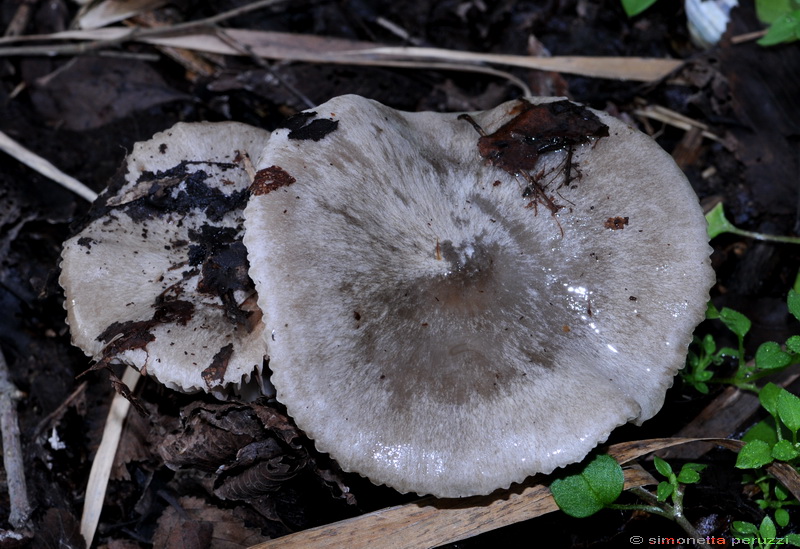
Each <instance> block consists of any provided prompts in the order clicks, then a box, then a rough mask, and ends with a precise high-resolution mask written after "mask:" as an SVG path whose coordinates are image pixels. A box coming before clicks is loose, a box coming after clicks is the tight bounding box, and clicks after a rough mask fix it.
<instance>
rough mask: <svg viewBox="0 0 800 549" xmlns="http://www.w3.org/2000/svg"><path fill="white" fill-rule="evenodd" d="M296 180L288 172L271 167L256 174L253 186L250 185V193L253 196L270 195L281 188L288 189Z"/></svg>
mask: <svg viewBox="0 0 800 549" xmlns="http://www.w3.org/2000/svg"><path fill="white" fill-rule="evenodd" d="M295 181H296V179H295V178H294V177H292V176H291V175H289V174H288V173H287V172H286V170H284V169H283V168H280V167H278V166H270V167H269V168H264V169H263V170H258V171H257V172H256V177H255V179H254V180H253V184H252V185H250V192H251V193H252V194H253V196H260V195H262V194H269V193H271V192H272V191H275V190H277V189H280V188H281V187H288V186H289V185H291V184H292V183H294V182H295Z"/></svg>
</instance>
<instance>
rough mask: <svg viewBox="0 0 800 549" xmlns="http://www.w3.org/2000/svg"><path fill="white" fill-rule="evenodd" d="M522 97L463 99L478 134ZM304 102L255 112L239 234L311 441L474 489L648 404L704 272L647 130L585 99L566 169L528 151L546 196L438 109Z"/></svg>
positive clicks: (696, 233) (678, 194)
mask: <svg viewBox="0 0 800 549" xmlns="http://www.w3.org/2000/svg"><path fill="white" fill-rule="evenodd" d="M532 101H533V102H534V103H539V102H542V101H548V99H535V98H534V99H532ZM519 107H520V103H518V102H511V103H506V104H504V105H501V106H499V107H497V108H495V109H492V110H489V111H486V112H482V113H473V114H472V117H473V119H474V120H475V122H476V123H477V124H478V125H480V126H481V127H482V128H484V129H485V131H486V133H491V132H493V131H495V130H496V129H497V128H499V127H501V126H502V124H504V123H505V122H507V121H508V120H510V119H511V118H512V117H513V116H514V113H515V112H519V110H518V109H519ZM515 109H516V111H515ZM314 113H316V114H312V115H309V114H306V120H307V121H308V120H310V121H313V120H328V121H338V126H335V127H332V128H331V129H330V131H329V132H328V133H327V134H326V135H324V136H322V137H320V138H319V139H316V140H310V139H292V136H291V135H290V134H289V132H288V131H286V130H279V131H276V132H274V133H273V135H272V137H271V139H270V141H269V143H268V145H267V148H266V150H265V153H264V155H263V157H262V158H261V159H260V160H259V163H258V166H257V167H258V168H259V169H260V170H268V171H266V172H264V171H262V172H261V175H262V177H264V178H266V179H268V180H269V181H267V183H270V182H272V183H274V182H275V181H273V176H274V177H276V178H278V179H279V180H280V181H281V182H282V184H275V185H269V186H267V187H264V188H263V192H256V193H254V196H253V197H252V198H251V200H250V202H249V204H248V206H247V208H246V212H245V225H246V233H245V237H244V240H245V244H246V246H247V249H248V257H249V259H250V264H251V270H250V273H251V277H252V278H253V279H254V281H255V284H256V288H257V290H258V295H259V304H260V306H261V309H262V311H263V314H264V321H265V324H266V333H268V334H270V340H269V344H270V360H271V362H270V366H271V369H272V370H273V372H274V375H273V377H272V381H273V383H274V385H275V386H276V389H277V398H278V400H279V401H281V402H282V403H284V404H285V405H286V407H287V409H288V411H289V413H290V415H292V416H293V417H294V419H295V420H296V422H297V424H298V426H299V427H300V428H302V429H303V430H305V431H306V432H307V433H308V435H309V436H310V437H311V438H313V439H315V441H316V444H317V447H318V448H319V449H320V450H323V451H326V452H329V453H330V454H331V455H332V456H333V457H334V458H335V459H336V460H338V462H339V463H340V464H341V465H342V467H343V468H345V469H346V470H348V471H356V472H358V473H361V474H362V475H365V476H367V477H369V478H370V479H371V480H372V481H374V482H376V483H384V484H387V485H389V486H393V487H394V488H396V489H398V490H400V491H404V492H405V491H414V492H418V493H421V494H422V493H430V494H434V495H437V496H442V497H453V496H466V495H472V494H485V493H488V492H491V491H493V490H494V489H496V488H499V487H507V486H508V485H509V484H510V483H511V482H515V481H521V480H523V479H524V478H525V477H526V476H528V475H531V474H534V473H537V472H543V473H548V472H550V471H552V470H553V469H554V468H556V467H560V466H563V465H566V464H568V463H572V462H575V461H578V460H580V459H582V458H583V457H584V456H585V455H586V454H587V452H589V451H590V450H591V449H592V448H593V447H594V446H595V445H596V444H598V443H599V442H601V441H603V440H605V439H606V437H607V436H608V434H609V433H610V432H611V430H612V429H614V428H615V427H617V426H619V425H621V424H623V423H625V422H628V421H632V422H634V423H641V422H642V421H644V420H646V419H648V418H650V417H652V416H653V415H654V414H655V413H656V412H657V411H658V410H659V408H660V407H661V405H662V403H663V399H664V394H665V391H666V390H667V388H668V387H669V386H670V385H671V384H672V378H673V376H674V374H675V373H676V372H677V370H678V369H680V368H681V366H682V365H683V361H684V357H685V353H686V348H687V345H688V344H689V342H690V340H691V334H692V330H693V328H694V326H695V325H696V324H697V323H698V322H699V321H700V320H701V319H702V318H703V312H704V310H705V302H706V300H707V297H708V289H709V287H710V285H711V283H712V279H713V273H712V271H711V268H710V264H709V253H710V248H709V246H708V243H707V237H706V233H705V222H704V218H703V215H702V212H701V210H700V207H699V205H698V203H697V198H696V196H695V195H694V193H693V191H692V189H691V187H690V186H689V184H688V182H687V181H686V179H685V177H684V176H683V174H682V173H681V172H680V170H679V169H678V168H677V166H676V165H675V163H674V162H673V161H672V159H671V158H670V157H669V156H668V155H667V154H666V153H665V152H664V151H663V150H661V149H660V148H659V147H658V146H657V145H656V144H655V143H654V142H653V141H652V140H651V139H650V138H649V137H647V136H645V135H643V134H641V133H640V132H638V131H636V130H634V129H632V128H630V127H628V126H627V125H625V124H623V123H621V122H619V121H618V120H616V119H614V118H612V117H610V116H609V115H607V114H605V113H602V112H596V113H595V114H596V115H597V117H599V119H600V120H601V121H602V122H603V123H604V124H606V125H607V126H608V128H609V136H608V137H603V138H601V139H597V140H587V141H590V142H587V143H585V144H578V145H576V146H575V147H574V149H573V150H572V162H573V167H574V169H575V170H576V175H579V176H580V177H577V178H576V179H574V180H573V181H570V182H569V184H568V185H561V182H562V181H563V177H562V174H563V169H564V164H565V161H566V157H567V154H568V151H566V150H564V151H560V152H559V151H556V152H551V153H548V154H543V155H541V158H540V159H539V162H538V163H537V169H538V170H540V173H537V174H530V175H531V177H536V178H537V181H538V182H539V183H540V184H541V185H542V186H543V188H544V190H545V192H546V193H547V196H549V197H551V198H552V200H553V201H554V202H555V203H557V204H558V206H559V207H558V208H557V213H552V212H551V211H549V210H548V209H545V208H538V209H537V208H536V207H535V206H536V204H535V203H534V202H533V201H532V200H531V198H530V197H527V198H524V197H523V196H522V194H523V193H522V190H523V189H522V188H523V187H524V182H521V181H520V180H518V179H517V178H515V177H514V176H513V175H512V174H510V173H507V172H506V171H504V170H502V169H499V168H497V167H493V166H490V165H487V164H486V162H485V161H484V159H483V158H481V156H480V155H479V151H478V148H477V146H476V145H477V139H478V135H477V134H476V133H475V129H474V128H473V127H471V126H470V124H468V123H466V122H465V121H464V120H459V119H458V117H457V115H456V114H435V113H404V112H398V111H395V110H393V109H390V108H387V107H385V106H382V105H380V104H378V103H375V102H373V101H370V100H367V99H363V98H359V97H355V96H345V97H339V98H335V99H333V100H331V101H329V102H328V103H325V104H323V105H320V106H319V107H317V108H316V109H314ZM328 127H329V128H330V127H331V126H330V125H329V126H328ZM616 218H620V219H623V220H625V219H626V220H627V221H624V222H623V221H620V223H618V224H614V226H613V227H612V228H608V225H607V224H608V220H609V219H612V220H613V219H616ZM562 231H563V234H562Z"/></svg>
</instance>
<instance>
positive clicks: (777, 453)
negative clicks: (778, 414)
mask: <svg viewBox="0 0 800 549" xmlns="http://www.w3.org/2000/svg"><path fill="white" fill-rule="evenodd" d="M798 455H800V453H798V451H797V450H796V449H795V447H794V444H792V443H791V442H790V441H788V440H781V441H779V442H778V443H776V444H775V446H773V447H772V457H774V458H775V459H777V460H779V461H791V460H793V459H794V458H796V457H797V456H798Z"/></svg>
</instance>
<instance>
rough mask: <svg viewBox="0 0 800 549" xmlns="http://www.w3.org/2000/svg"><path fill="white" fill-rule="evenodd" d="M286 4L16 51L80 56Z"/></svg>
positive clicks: (276, 0)
mask: <svg viewBox="0 0 800 549" xmlns="http://www.w3.org/2000/svg"><path fill="white" fill-rule="evenodd" d="M286 2H288V0H258V1H257V2H252V3H250V4H245V5H244V6H239V7H238V8H234V9H232V10H228V11H224V12H222V13H218V14H216V15H212V16H211V17H206V18H205V19H198V20H196V21H187V22H185V23H178V24H175V25H170V26H168V27H154V28H142V27H134V28H132V29H131V30H130V31H128V32H127V33H125V34H123V35H121V36H115V37H114V38H109V39H106V40H98V41H96V42H88V43H84V44H69V45H65V46H49V45H46V46H28V47H21V48H15V50H17V51H19V50H23V52H24V53H22V55H41V54H44V55H79V54H83V53H89V52H93V51H97V50H102V49H106V48H110V47H112V46H116V45H119V44H122V43H124V42H128V41H131V40H142V39H145V38H156V37H161V36H174V35H178V34H181V33H183V32H187V31H190V30H193V29H197V28H200V27H213V26H214V25H216V24H217V23H221V22H222V21H225V20H227V19H232V18H234V17H238V16H239V15H244V14H246V13H250V12H252V11H257V10H260V9H263V8H267V7H269V6H274V5H277V4H283V3H286ZM39 38H43V37H39ZM44 38H46V37H44ZM0 51H2V48H0ZM15 54H16V53H15Z"/></svg>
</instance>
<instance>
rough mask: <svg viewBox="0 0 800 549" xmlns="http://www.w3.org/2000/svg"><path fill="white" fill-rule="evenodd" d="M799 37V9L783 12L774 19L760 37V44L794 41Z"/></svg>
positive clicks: (770, 44) (769, 44)
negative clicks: (765, 32)
mask: <svg viewBox="0 0 800 549" xmlns="http://www.w3.org/2000/svg"><path fill="white" fill-rule="evenodd" d="M798 38H800V10H795V11H791V12H789V13H785V14H783V15H781V16H780V17H778V18H777V19H775V21H773V22H772V25H770V27H769V28H768V29H767V34H765V35H764V36H763V37H762V38H761V39H759V40H758V44H759V45H760V46H774V45H776V44H783V43H787V42H794V41H795V40H797V39H798Z"/></svg>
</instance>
